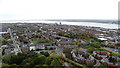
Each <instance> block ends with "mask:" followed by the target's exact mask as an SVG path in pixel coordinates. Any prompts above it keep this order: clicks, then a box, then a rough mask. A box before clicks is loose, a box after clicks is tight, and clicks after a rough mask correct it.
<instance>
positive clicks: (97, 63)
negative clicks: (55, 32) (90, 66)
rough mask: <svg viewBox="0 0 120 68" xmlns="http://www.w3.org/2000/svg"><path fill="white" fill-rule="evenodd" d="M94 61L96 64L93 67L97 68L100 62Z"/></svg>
mask: <svg viewBox="0 0 120 68" xmlns="http://www.w3.org/2000/svg"><path fill="white" fill-rule="evenodd" d="M95 60H96V64H95V65H94V67H95V68H97V67H98V66H100V62H99V60H97V59H95Z"/></svg>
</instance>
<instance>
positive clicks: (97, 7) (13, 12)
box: [0, 0, 119, 20]
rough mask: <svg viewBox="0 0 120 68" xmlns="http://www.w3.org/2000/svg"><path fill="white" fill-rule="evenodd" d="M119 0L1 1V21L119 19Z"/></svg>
mask: <svg viewBox="0 0 120 68" xmlns="http://www.w3.org/2000/svg"><path fill="white" fill-rule="evenodd" d="M118 1H119V0H0V20H20V19H117V18H118Z"/></svg>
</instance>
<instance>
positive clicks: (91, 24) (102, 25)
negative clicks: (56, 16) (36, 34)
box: [5, 21, 118, 29]
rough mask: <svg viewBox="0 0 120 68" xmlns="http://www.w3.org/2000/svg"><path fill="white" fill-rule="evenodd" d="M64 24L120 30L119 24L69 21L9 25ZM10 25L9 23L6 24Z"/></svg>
mask: <svg viewBox="0 0 120 68" xmlns="http://www.w3.org/2000/svg"><path fill="white" fill-rule="evenodd" d="M60 22H61V24H63V25H77V26H88V27H100V28H106V29H118V24H116V23H103V22H99V23H98V22H68V21H21V22H20V21H15V22H9V23H47V24H50V23H53V24H54V23H57V24H60ZM5 23H8V22H5Z"/></svg>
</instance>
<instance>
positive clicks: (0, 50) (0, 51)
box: [0, 49, 2, 68]
mask: <svg viewBox="0 0 120 68" xmlns="http://www.w3.org/2000/svg"><path fill="white" fill-rule="evenodd" d="M1 56H2V49H0V57H1ZM1 67H2V59H1V58H0V68H1Z"/></svg>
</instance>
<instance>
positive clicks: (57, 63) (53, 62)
mask: <svg viewBox="0 0 120 68" xmlns="http://www.w3.org/2000/svg"><path fill="white" fill-rule="evenodd" d="M51 66H54V67H56V66H57V67H58V66H61V63H60V62H59V61H58V60H56V59H55V60H53V61H52V62H51Z"/></svg>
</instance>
